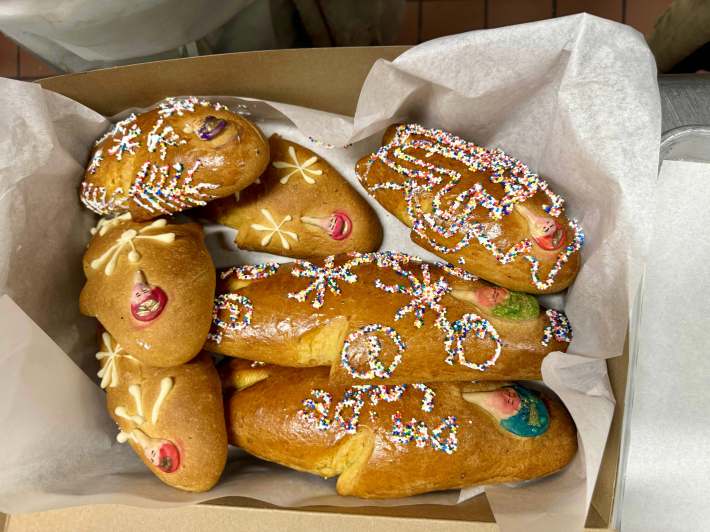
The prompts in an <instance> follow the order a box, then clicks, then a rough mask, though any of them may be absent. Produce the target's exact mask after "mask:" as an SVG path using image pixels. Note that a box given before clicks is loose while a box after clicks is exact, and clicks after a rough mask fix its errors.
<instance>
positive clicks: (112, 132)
mask: <svg viewBox="0 0 710 532" xmlns="http://www.w3.org/2000/svg"><path fill="white" fill-rule="evenodd" d="M197 107H211V108H213V109H215V110H216V111H220V110H223V109H228V108H227V106H225V105H222V104H220V103H219V102H215V103H213V102H208V101H206V100H201V99H199V98H197V97H194V96H190V97H186V98H166V99H165V100H164V101H162V102H161V103H160V104H159V105H158V115H159V116H158V119H157V120H156V122H155V124H154V125H153V127H152V128H151V130H150V131H149V132H148V134H147V135H146V136H145V145H146V148H147V150H148V152H150V153H153V152H155V151H158V152H159V156H160V160H161V161H164V160H165V159H166V158H167V151H168V148H169V147H176V146H180V145H182V144H186V143H187V141H186V140H185V139H182V138H181V137H180V136H179V135H178V134H177V132H176V131H175V129H174V128H173V127H172V126H170V125H164V122H165V118H167V117H171V116H173V115H177V116H183V115H184V114H185V113H187V112H194V111H195V110H196V108H197ZM136 118H137V117H136V115H135V114H131V115H129V116H128V117H126V118H125V119H123V120H121V121H119V122H116V124H114V125H113V127H111V128H110V129H109V130H108V131H107V132H106V133H104V135H103V136H101V137H100V138H99V139H98V140H97V141H96V142H95V143H94V146H95V147H97V148H96V151H95V152H94V153H93V154H92V157H91V160H90V162H89V166H88V168H87V172H88V173H89V174H95V173H96V171H97V170H98V168H99V166H100V165H101V163H102V161H103V160H104V158H105V156H104V147H103V146H102V147H98V146H99V145H100V144H102V143H103V142H104V141H105V140H107V139H109V138H111V139H112V142H113V145H112V146H110V147H108V148H106V150H105V151H106V153H107V154H108V155H111V156H114V157H116V159H117V160H119V161H120V160H122V159H123V156H124V154H126V153H129V154H135V153H136V150H137V149H138V148H140V147H141V142H142V139H143V137H142V135H143V131H142V130H141V128H140V127H139V126H138V124H137V123H136ZM200 166H201V162H200V161H199V160H198V161H197V162H196V163H195V164H194V166H193V167H192V168H191V169H190V170H188V171H187V173H185V168H184V166H183V165H182V164H180V163H177V164H174V165H172V166H168V165H166V166H157V165H155V164H152V163H148V162H146V163H144V164H143V165H142V166H141V168H140V170H139V172H138V174H137V176H136V179H135V180H134V182H133V184H132V185H131V187H130V189H129V190H128V192H127V193H124V191H123V190H122V189H121V188H117V189H115V190H114V191H113V192H111V193H110V194H109V192H108V190H107V189H106V188H105V187H101V186H97V185H94V184H91V183H87V182H84V183H82V190H81V201H82V203H84V205H86V207H88V208H89V209H91V210H92V211H94V212H96V213H97V214H101V215H106V214H111V213H114V212H121V211H125V210H126V209H127V205H126V204H127V202H128V201H129V200H130V201H133V202H134V203H135V204H136V205H138V206H140V207H142V208H143V209H145V210H147V211H148V212H150V213H160V214H170V213H172V212H175V210H181V209H186V208H190V207H198V206H203V205H205V204H206V203H207V201H209V200H211V199H213V196H212V195H210V194H208V193H207V192H208V191H209V190H212V189H215V188H219V186H218V185H215V184H212V183H199V184H197V185H194V184H193V183H192V180H193V176H194V174H195V172H196V171H197V170H198V169H199V168H200ZM171 172H172V175H171Z"/></svg>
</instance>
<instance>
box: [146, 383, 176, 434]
mask: <svg viewBox="0 0 710 532" xmlns="http://www.w3.org/2000/svg"><path fill="white" fill-rule="evenodd" d="M172 389H173V379H172V378H171V377H164V378H163V379H162V380H161V381H160V392H159V393H158V398H157V399H156V400H155V403H153V411H152V412H151V414H150V421H151V423H153V425H155V424H156V423H157V422H158V414H160V407H161V406H162V405H163V401H165V398H166V397H167V396H168V394H169V393H170V390H172Z"/></svg>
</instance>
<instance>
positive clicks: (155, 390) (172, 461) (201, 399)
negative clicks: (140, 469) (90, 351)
mask: <svg viewBox="0 0 710 532" xmlns="http://www.w3.org/2000/svg"><path fill="white" fill-rule="evenodd" d="M96 357H97V358H98V359H99V363H100V365H101V370H100V371H99V377H100V378H101V387H102V388H104V389H105V390H106V403H107V405H106V407H107V409H108V412H109V414H110V415H111V417H112V418H113V420H114V421H115V422H116V424H117V425H118V427H119V433H118V436H117V440H118V441H119V442H121V443H125V442H128V443H129V444H130V446H131V447H132V448H133V450H134V451H135V453H136V454H137V455H138V456H139V457H140V458H141V460H143V462H144V463H145V465H146V466H147V467H148V468H149V469H150V470H151V471H152V472H153V473H154V474H155V475H156V476H157V477H158V478H159V479H160V480H162V481H163V482H165V483H166V484H168V485H169V486H173V487H175V488H180V489H182V490H186V491H207V490H209V489H210V488H212V487H213V486H214V485H215V484H216V483H217V481H218V480H219V477H220V476H221V474H222V471H223V470H224V465H225V463H226V461H227V434H226V427H225V422H224V408H223V404H222V389H221V386H220V380H219V376H218V374H217V370H216V369H215V367H214V364H213V362H212V358H211V357H210V356H209V355H207V354H204V353H203V354H200V355H199V356H198V357H196V358H195V359H194V360H192V361H191V362H188V363H187V364H183V365H180V366H175V367H171V368H151V367H149V366H145V365H143V364H141V363H140V362H139V361H138V359H136V358H135V357H133V356H131V355H130V354H129V353H128V352H126V351H125V350H124V349H123V347H122V346H121V344H118V343H116V341H115V340H114V339H113V338H112V337H111V336H110V335H109V334H108V333H106V332H105V333H103V335H102V338H101V347H100V351H99V352H98V353H97V354H96Z"/></svg>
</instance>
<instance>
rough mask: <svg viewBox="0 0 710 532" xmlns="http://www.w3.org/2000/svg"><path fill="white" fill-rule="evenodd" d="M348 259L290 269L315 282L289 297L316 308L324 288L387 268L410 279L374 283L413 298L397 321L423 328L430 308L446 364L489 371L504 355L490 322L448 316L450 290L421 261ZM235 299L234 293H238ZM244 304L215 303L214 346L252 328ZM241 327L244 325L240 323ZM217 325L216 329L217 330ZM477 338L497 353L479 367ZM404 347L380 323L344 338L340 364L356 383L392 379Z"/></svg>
mask: <svg viewBox="0 0 710 532" xmlns="http://www.w3.org/2000/svg"><path fill="white" fill-rule="evenodd" d="M348 258H349V260H347V261H346V262H345V263H343V264H340V265H336V264H335V257H334V256H330V257H327V258H325V259H324V261H323V266H318V265H316V264H313V263H310V262H307V261H304V260H298V261H296V264H295V266H294V267H293V268H292V269H291V275H293V276H294V277H304V278H307V279H311V282H310V283H309V284H308V286H306V287H305V288H304V289H303V290H300V291H298V292H292V293H289V294H288V297H289V298H291V299H295V300H296V301H299V302H301V303H303V302H306V301H307V300H308V297H309V295H311V294H312V295H313V298H312V301H311V305H312V306H313V308H315V309H319V308H321V307H322V306H323V304H324V301H325V295H326V290H329V291H330V292H331V293H333V294H334V295H339V294H341V287H340V286H339V284H338V282H344V283H347V284H353V283H356V282H357V281H358V276H357V274H356V273H355V271H354V270H355V268H357V267H358V266H360V265H363V264H375V265H376V266H378V267H379V268H386V269H391V270H393V271H395V272H396V273H397V274H398V275H400V276H402V278H403V279H405V280H407V281H408V285H407V286H404V285H387V284H385V283H383V282H382V281H381V280H380V279H376V280H375V286H377V287H378V288H380V289H381V290H383V291H384V292H386V293H391V294H402V295H405V296H407V297H408V298H409V303H407V304H406V305H404V306H403V307H401V308H400V309H398V310H397V312H396V313H395V316H394V320H395V321H399V320H401V319H403V318H404V317H405V316H406V315H407V314H412V315H413V316H414V325H415V327H418V328H419V327H422V326H423V324H424V316H425V313H426V312H427V311H428V310H431V311H433V312H434V314H435V315H436V318H435V321H434V325H435V327H436V328H438V329H439V330H441V331H442V332H443V333H444V350H445V352H446V358H445V359H444V362H446V363H447V364H449V365H453V364H454V363H455V362H457V363H459V364H461V365H462V366H464V367H467V368H470V369H474V370H477V371H485V370H486V369H488V368H490V367H492V366H494V365H495V363H496V362H497V360H498V358H499V357H500V353H501V350H502V347H503V341H502V340H501V338H500V336H499V335H498V332H497V331H496V329H495V328H494V327H493V325H492V324H491V323H490V322H489V321H488V320H486V319H484V318H482V317H480V316H478V315H476V314H473V313H468V314H464V315H463V316H462V317H461V318H459V319H458V320H455V321H453V322H451V321H450V320H449V319H448V317H447V311H446V307H444V306H443V305H442V304H441V299H442V298H443V297H444V295H446V294H448V293H449V292H451V286H450V285H449V283H448V282H447V281H446V279H445V278H444V277H443V276H441V275H440V276H439V278H438V279H436V280H433V278H432V272H431V270H430V265H429V264H426V263H422V261H421V259H420V258H418V257H415V256H412V255H407V254H404V253H393V252H390V251H384V252H379V253H350V254H348ZM411 266H419V268H420V271H421V278H419V277H418V276H417V275H415V273H414V272H413V271H412V270H410V269H409V268H410V267H411ZM435 267H438V268H441V269H442V270H443V271H444V272H446V273H448V274H450V275H452V276H455V277H458V278H460V279H463V280H467V281H470V280H474V279H475V277H473V276H471V275H470V274H467V273H466V272H464V271H463V270H460V269H459V268H456V267H454V266H451V265H446V266H444V267H442V266H441V265H438V266H435ZM277 269H278V265H277V264H275V263H274V264H260V265H256V266H239V267H234V268H230V269H229V270H226V271H225V272H223V273H222V274H221V275H222V279H225V278H227V277H230V276H234V277H236V278H237V279H240V280H254V279H263V278H266V277H269V276H271V275H273V274H274V273H275V272H276V271H277ZM234 295H236V294H234ZM240 298H242V299H240V300H236V299H234V300H232V301H230V304H229V305H225V302H224V301H222V300H219V298H218V299H217V300H216V302H215V311H214V312H215V313H214V317H213V324H214V327H213V334H212V335H211V336H210V339H212V340H213V341H215V342H216V343H220V342H221V340H222V333H223V332H226V333H227V334H229V333H230V332H236V331H238V330H240V329H241V328H243V327H245V326H248V325H249V324H250V323H251V316H252V311H253V307H252V305H251V301H249V299H248V298H246V297H245V296H240ZM241 301H244V304H245V306H246V310H245V311H242V310H241V309H240V308H239V306H238V305H237V303H238V302H241ZM222 310H227V311H229V313H230V317H229V323H238V324H239V325H240V327H238V328H237V327H235V326H231V327H228V326H227V325H225V323H226V322H224V321H222V320H220V319H219V315H220V312H221V311H222ZM240 316H242V319H246V320H247V321H246V322H239V319H240ZM242 323H246V324H245V325H242ZM215 327H216V329H215ZM471 334H473V335H474V336H475V337H476V338H479V339H481V340H483V339H485V338H486V337H488V338H489V339H490V340H491V341H492V342H493V344H494V349H493V352H492V353H491V354H490V355H489V356H488V357H487V358H486V359H485V360H484V361H483V362H480V363H477V362H471V361H469V360H468V359H467V358H466V352H465V349H464V342H465V340H466V338H467V337H468V336H469V335H471ZM381 335H384V336H386V337H388V338H389V339H390V340H391V341H392V343H393V344H394V346H395V352H394V355H393V357H392V362H391V363H390V364H389V365H385V364H384V363H383V362H382V360H381V358H380V356H381V355H382V352H383V346H382V341H381V339H380V336H381ZM362 344H364V349H365V353H366V362H367V369H364V370H362V369H357V368H356V367H354V365H353V360H352V358H353V352H357V351H358V347H360V346H362ZM405 350H406V344H405V342H404V340H403V339H402V338H401V336H400V335H399V334H398V333H397V331H396V330H395V329H394V328H392V327H389V326H386V325H382V324H379V323H372V324H369V325H365V326H363V327H361V328H359V329H358V330H356V331H353V332H351V333H350V335H349V336H348V337H347V338H346V339H345V342H344V343H343V347H342V349H341V353H340V361H341V364H342V366H343V368H344V369H345V370H346V371H347V372H348V374H349V375H350V376H352V377H353V378H356V379H364V380H371V379H375V378H379V379H388V378H390V377H391V376H392V374H393V373H394V371H395V370H396V368H397V367H398V366H399V364H400V363H401V362H402V359H403V355H404V352H405Z"/></svg>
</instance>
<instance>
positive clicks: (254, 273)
mask: <svg viewBox="0 0 710 532" xmlns="http://www.w3.org/2000/svg"><path fill="white" fill-rule="evenodd" d="M279 266H280V264H279V263H278V262H265V263H263V264H246V265H244V266H232V267H231V268H229V269H227V270H224V271H223V272H222V273H221V274H220V278H221V279H222V280H224V279H226V278H227V277H235V278H236V279H239V280H240V281H257V280H259V279H266V278H267V277H271V276H272V275H274V274H275V273H276V272H277V271H278V269H279Z"/></svg>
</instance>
